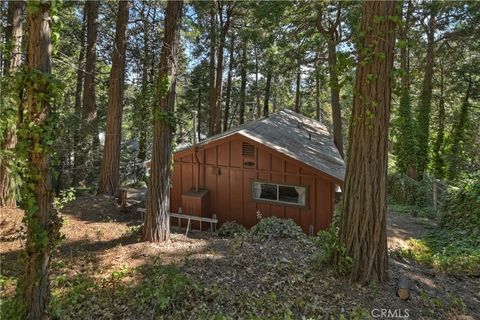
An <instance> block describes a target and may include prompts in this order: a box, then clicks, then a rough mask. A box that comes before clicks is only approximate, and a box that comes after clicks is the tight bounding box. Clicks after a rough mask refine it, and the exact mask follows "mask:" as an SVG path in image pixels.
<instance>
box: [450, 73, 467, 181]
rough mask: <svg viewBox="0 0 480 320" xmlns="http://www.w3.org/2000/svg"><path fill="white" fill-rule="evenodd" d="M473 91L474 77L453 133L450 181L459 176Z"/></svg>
mask: <svg viewBox="0 0 480 320" xmlns="http://www.w3.org/2000/svg"><path fill="white" fill-rule="evenodd" d="M471 89H472V76H471V75H470V76H469V78H468V85H467V91H466V92H465V99H464V100H463V103H462V106H461V108H460V112H459V113H458V118H457V119H456V121H455V122H456V123H455V126H454V129H453V133H452V148H451V150H450V155H449V159H450V163H449V166H448V179H450V180H453V179H455V178H456V177H457V174H458V172H459V170H460V168H459V163H460V162H461V159H460V152H461V150H462V147H463V145H462V143H463V141H464V140H465V127H466V125H467V123H468V113H469V110H468V109H469V102H468V100H469V99H470V90H471Z"/></svg>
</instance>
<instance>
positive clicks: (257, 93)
mask: <svg viewBox="0 0 480 320" xmlns="http://www.w3.org/2000/svg"><path fill="white" fill-rule="evenodd" d="M254 53H255V108H256V109H255V110H254V115H255V112H256V118H260V88H259V85H258V48H257V44H256V43H255V44H254ZM254 117H255V116H254Z"/></svg>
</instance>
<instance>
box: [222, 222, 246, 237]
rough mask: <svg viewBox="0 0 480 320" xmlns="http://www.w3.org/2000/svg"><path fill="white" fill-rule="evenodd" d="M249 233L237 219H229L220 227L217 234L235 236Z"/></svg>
mask: <svg viewBox="0 0 480 320" xmlns="http://www.w3.org/2000/svg"><path fill="white" fill-rule="evenodd" d="M245 233H247V229H245V227H244V226H242V225H241V224H238V223H237V222H235V221H227V222H225V223H223V224H222V226H221V227H220V228H219V229H218V231H217V234H218V235H219V236H220V237H222V238H233V237H235V236H238V235H242V234H245Z"/></svg>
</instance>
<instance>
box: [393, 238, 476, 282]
mask: <svg viewBox="0 0 480 320" xmlns="http://www.w3.org/2000/svg"><path fill="white" fill-rule="evenodd" d="M400 253H401V255H402V256H404V257H406V258H411V259H414V260H415V261H418V262H420V263H422V264H425V265H427V266H429V267H432V268H434V269H436V270H440V271H445V272H447V273H453V274H466V275H470V276H479V275H480V236H479V234H478V233H477V234H472V233H468V232H464V231H461V230H446V229H443V230H442V229H434V230H432V231H430V232H428V233H427V235H426V236H424V237H423V238H422V239H411V240H409V242H408V248H407V249H402V250H401V251H400Z"/></svg>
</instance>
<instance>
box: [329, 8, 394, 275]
mask: <svg viewBox="0 0 480 320" xmlns="http://www.w3.org/2000/svg"><path fill="white" fill-rule="evenodd" d="M395 11H396V10H395V1H365V2H364V3H363V10H362V22H361V33H364V36H363V38H362V40H361V41H362V47H363V48H369V49H370V50H369V51H368V52H367V51H366V50H361V51H359V52H360V56H359V64H358V65H357V71H356V79H355V92H356V93H357V94H356V95H355V96H354V99H353V110H352V117H351V119H352V120H351V122H350V132H349V148H348V157H347V173H346V177H345V189H344V193H343V205H342V207H343V216H342V222H341V226H340V242H341V243H342V245H344V246H345V248H346V254H347V255H348V256H350V257H351V258H353V266H352V270H351V274H350V278H351V280H352V281H355V282H359V283H361V284H366V283H368V282H370V281H371V280H372V279H376V280H378V281H380V282H383V281H385V280H386V279H387V278H388V272H387V268H388V265H387V262H388V261H387V259H388V258H387V237H386V213H387V183H386V181H387V162H388V159H387V158H388V126H389V118H390V100H391V77H392V71H393V51H394V44H395V24H394V23H393V22H392V21H391V20H390V19H389V17H391V16H394V15H395ZM338 258H339V257H338V256H337V257H336V259H337V261H338Z"/></svg>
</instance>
